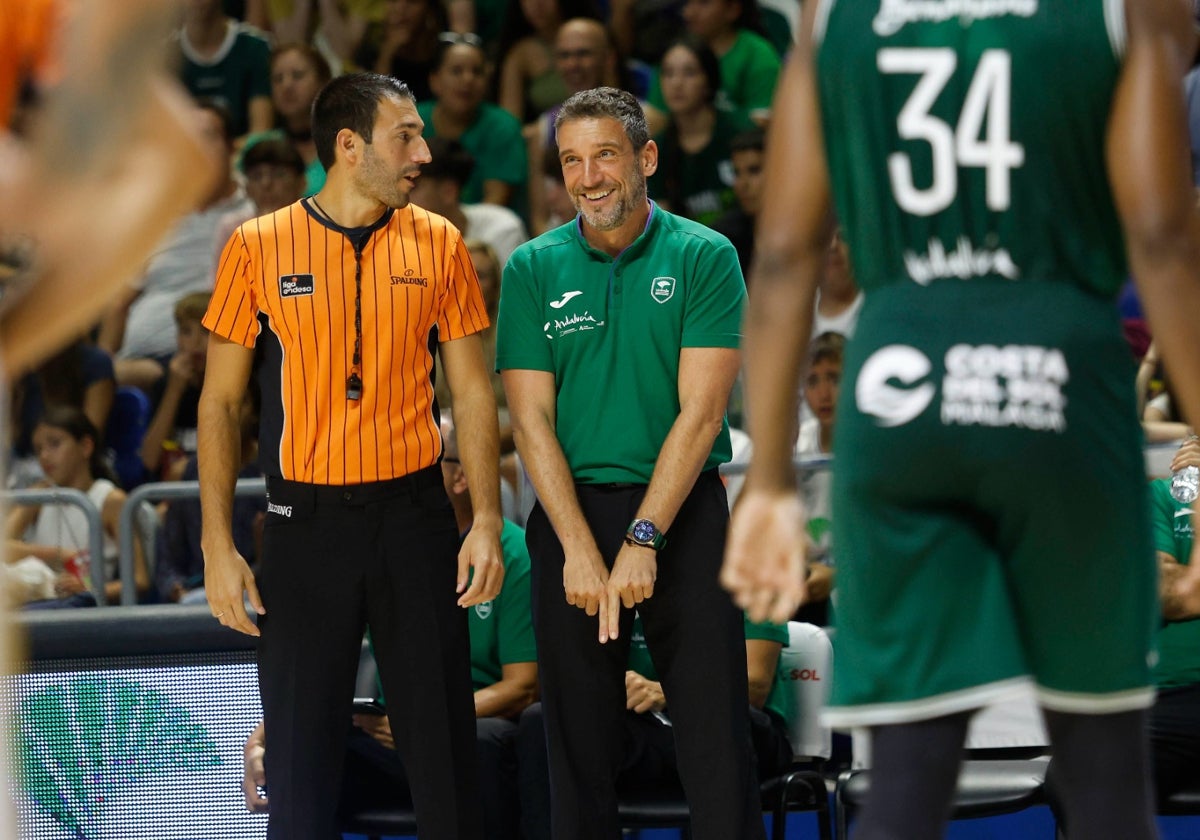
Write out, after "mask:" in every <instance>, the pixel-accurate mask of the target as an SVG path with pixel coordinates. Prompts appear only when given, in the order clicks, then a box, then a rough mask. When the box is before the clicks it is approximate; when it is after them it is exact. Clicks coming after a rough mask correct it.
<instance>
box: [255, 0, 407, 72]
mask: <svg viewBox="0 0 1200 840" xmlns="http://www.w3.org/2000/svg"><path fill="white" fill-rule="evenodd" d="M385 2H386V0H332V2H328V0H246V15H245V17H246V22H247V23H249V24H250V25H252V26H256V27H258V28H259V29H261V30H263V31H264V32H270V33H271V34H272V35H274V38H275V42H276V43H279V44H312V45H313V46H315V47H316V48H317V49H319V50H320V51H321V54H322V55H324V56H325V57H326V60H327V61H329V64H330V66H331V67H333V69H334V70H335V71H337V73H340V72H341V69H342V66H341V65H342V56H343V55H349V53H350V51H351V50H353V49H354V45H355V44H357V43H358V42H359V40H360V39H361V38H362V32H363V29H365V28H366V27H367V26H368V25H370V24H372V23H377V22H379V21H381V20H383V16H384V13H385V8H384V6H385ZM335 75H336V74H335Z"/></svg>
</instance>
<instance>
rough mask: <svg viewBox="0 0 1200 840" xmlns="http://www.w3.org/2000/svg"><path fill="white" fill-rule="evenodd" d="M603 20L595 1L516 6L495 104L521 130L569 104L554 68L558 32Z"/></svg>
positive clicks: (522, 1) (504, 40) (504, 41)
mask: <svg viewBox="0 0 1200 840" xmlns="http://www.w3.org/2000/svg"><path fill="white" fill-rule="evenodd" d="M580 17H583V18H598V17H599V15H598V14H597V13H596V9H595V6H594V5H593V3H592V0H516V2H511V3H509V4H508V12H507V16H506V17H505V18H504V26H503V28H502V29H501V32H500V50H499V53H498V55H499V62H500V78H499V87H498V92H497V95H496V101H497V102H498V103H499V105H500V107H501V108H503V109H504V110H506V111H508V112H509V113H510V114H512V115H513V116H514V117H516V118H517V120H518V121H519V122H521V123H522V124H524V123H527V122H530V121H531V120H533V119H536V118H537V115H538V114H540V113H542V112H543V111H545V110H546V109H548V108H550V107H551V106H553V105H557V104H558V103H560V102H562V101H563V100H564V99H566V98H567V96H568V95H569V93H570V91H569V90H568V89H567V86H566V83H565V82H564V81H563V78H562V76H560V75H559V73H558V70H557V68H556V67H555V63H554V41H555V35H556V34H557V32H558V27H559V26H560V25H561V24H562V23H563V21H567V20H571V19H572V18H580Z"/></svg>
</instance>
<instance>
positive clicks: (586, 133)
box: [497, 88, 763, 840]
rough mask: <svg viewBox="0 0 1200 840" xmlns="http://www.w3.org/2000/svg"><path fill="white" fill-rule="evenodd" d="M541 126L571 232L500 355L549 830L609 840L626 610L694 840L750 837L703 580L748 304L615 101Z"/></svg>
mask: <svg viewBox="0 0 1200 840" xmlns="http://www.w3.org/2000/svg"><path fill="white" fill-rule="evenodd" d="M556 129H557V133H558V149H559V160H560V162H561V164H562V168H563V176H564V179H565V182H566V186H567V190H568V192H569V193H570V194H571V197H572V200H573V201H574V203H575V207H576V209H577V210H578V211H579V216H578V217H577V218H576V219H574V220H572V221H571V222H569V223H568V224H565V225H563V226H562V227H559V228H557V229H555V230H552V231H549V232H547V233H545V234H543V235H542V236H540V237H538V238H537V239H534V240H532V241H531V242H528V243H526V244H524V245H522V246H521V247H519V248H518V249H517V250H516V251H515V252H514V253H513V255H512V257H511V258H510V259H509V262H508V265H507V267H506V268H505V272H504V282H503V283H502V284H501V289H502V291H501V298H500V317H499V326H498V342H499V343H498V350H497V365H498V367H499V368H500V369H501V371H502V373H503V377H504V387H505V390H506V392H507V395H508V405H509V411H510V413H511V415H512V421H513V432H514V436H515V438H516V443H517V450H518V451H519V452H520V455H521V460H522V462H523V463H524V464H525V467H526V469H527V470H528V472H529V476H530V478H531V479H532V481H533V485H534V487H535V488H536V490H537V494H538V499H539V503H538V505H537V506H536V507H535V508H534V509H533V511H532V513H531V514H530V517H529V521H528V524H527V531H526V539H527V542H528V545H529V553H530V557H531V559H532V580H533V614H534V634H535V636H536V639H537V645H538V670H539V674H540V676H541V680H542V702H543V712H544V716H545V724H546V734H547V741H548V745H549V758H550V777H551V785H550V793H551V822H552V833H553V836H555V837H569V838H572V840H593V838H595V840H615V838H618V837H619V836H620V827H619V825H618V820H617V801H616V793H615V782H616V777H617V773H618V771H619V769H620V767H621V764H622V762H623V761H624V756H623V755H622V733H623V725H624V713H625V668H626V662H627V659H628V651H629V635H630V634H629V631H630V627H631V624H632V620H633V607H634V606H635V605H636V607H637V609H638V611H639V612H640V614H641V616H642V620H643V624H644V627H645V632H646V641H647V643H648V645H649V648H650V654H651V656H652V657H653V660H654V664H655V666H656V667H657V669H658V672H659V674H660V675H661V677H662V683H663V689H664V692H665V694H666V699H667V704H668V708H669V712H668V713H669V714H670V717H671V721H672V723H673V725H674V727H675V736H676V743H677V745H678V756H679V771H680V776H681V778H682V780H683V783H684V788H685V789H686V791H687V794H688V800H689V804H690V806H691V811H692V833H693V835H694V836H695V837H696V840H710V839H711V840H718V839H719V840H741V839H742V838H758V837H761V836H762V834H763V824H762V816H761V814H760V811H759V798H758V784H757V782H756V780H755V771H754V767H753V760H752V752H751V746H750V734H749V723H748V714H747V706H746V696H747V688H746V649H745V643H744V640H743V635H742V617H741V613H740V612H739V611H738V610H737V609H736V608H735V607H734V605H733V603H732V602H731V601H730V599H729V597H728V596H727V595H725V594H724V593H723V592H722V590H721V589H720V587H719V586H718V584H717V571H718V568H719V565H720V560H721V551H722V546H723V545H724V542H725V526H726V521H727V519H728V507H727V502H726V497H725V488H724V485H723V484H722V483H721V479H720V477H719V476H718V474H717V466H718V464H720V463H722V462H724V461H728V460H729V457H730V442H729V426H728V424H727V423H726V421H725V406H726V403H727V402H728V399H729V392H730V389H731V387H732V385H733V380H734V377H735V376H736V374H737V369H738V359H739V357H738V350H737V346H738V339H739V328H740V321H741V311H742V302H743V300H744V298H745V291H746V289H745V284H744V282H743V280H742V274H741V269H740V268H739V267H738V260H737V252H736V251H735V250H734V248H733V246H732V245H731V244H730V243H729V240H727V239H726V238H725V237H723V236H721V235H720V234H718V233H714V232H713V231H711V230H709V229H708V228H705V227H703V226H702V225H699V224H696V223H694V222H691V221H688V220H687V219H683V218H680V217H679V216H675V215H672V214H671V213H667V212H665V211H664V210H662V209H661V208H659V207H656V206H655V205H653V204H652V203H651V202H649V201H648V200H647V198H646V177H647V176H648V175H650V174H651V173H653V172H654V170H655V167H656V166H657V163H658V150H657V148H656V147H655V145H654V143H653V141H651V140H650V139H649V132H648V131H647V129H646V121H645V117H644V116H643V114H642V110H641V107H640V106H639V105H638V103H637V100H635V99H634V98H633V97H632V96H630V95H629V94H628V93H625V92H623V91H618V90H615V89H613V88H597V89H595V90H590V91H584V92H582V93H578V94H576V95H574V96H572V97H571V98H570V99H568V100H567V101H566V103H564V104H563V106H562V109H561V111H560V112H559V114H558V117H557V120H556ZM593 616H596V617H593ZM597 631H598V632H597Z"/></svg>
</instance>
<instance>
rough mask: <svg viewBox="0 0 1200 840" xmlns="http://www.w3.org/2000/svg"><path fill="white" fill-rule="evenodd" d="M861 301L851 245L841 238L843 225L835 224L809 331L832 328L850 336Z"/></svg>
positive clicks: (818, 332) (825, 330)
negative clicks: (841, 226) (851, 259)
mask: <svg viewBox="0 0 1200 840" xmlns="http://www.w3.org/2000/svg"><path fill="white" fill-rule="evenodd" d="M862 305H863V293H862V291H861V290H859V288H858V282H857V281H856V280H855V279H854V265H853V263H851V261H850V248H849V246H848V245H846V240H845V239H843V238H842V229H841V228H840V227H835V228H834V229H833V239H832V240H831V241H830V243H829V250H828V251H826V252H825V270H824V271H823V272H822V273H821V279H820V281H819V285H818V287H817V301H816V304H815V306H814V307H813V327H812V334H813V335H820V334H821V333H827V332H835V333H841V334H842V335H844V336H846V338H853V337H854V330H855V327H857V326H858V313H859V312H860V311H861V310H862Z"/></svg>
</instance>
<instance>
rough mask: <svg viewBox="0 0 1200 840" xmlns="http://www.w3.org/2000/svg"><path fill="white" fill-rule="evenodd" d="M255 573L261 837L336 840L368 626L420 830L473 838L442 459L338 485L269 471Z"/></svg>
mask: <svg viewBox="0 0 1200 840" xmlns="http://www.w3.org/2000/svg"><path fill="white" fill-rule="evenodd" d="M268 489H269V501H270V506H269V508H268V513H267V524H266V529H265V535H264V540H263V543H264V546H263V555H264V556H263V562H262V567H261V570H260V573H259V579H258V587H259V592H260V593H261V595H262V598H263V606H265V607H266V610H267V613H266V615H264V616H262V617H260V619H259V627H260V629H261V630H262V638H261V640H260V642H259V648H258V676H259V690H260V692H261V694H262V702H263V718H264V722H265V726H266V756H265V762H266V766H265V770H266V776H267V799H268V801H269V802H270V809H271V816H270V822H269V826H268V829H267V837H268V838H269V840H334V838H340V837H341V835H340V833H339V832H338V826H337V808H338V796H339V790H340V786H341V777H342V767H343V756H344V753H345V748H346V733H347V722H348V721H349V720H350V716H351V713H352V706H353V695H354V679H355V674H356V672H357V669H358V660H359V651H360V646H361V644H362V637H363V630H364V628H365V627H368V626H369V627H370V631H371V638H372V641H373V643H374V646H375V658H376V661H377V662H378V664H379V676H380V679H381V681H382V683H383V690H384V694H385V696H386V699H387V709H388V719H389V721H390V723H391V727H392V732H393V735H394V736H395V740H396V748H397V750H398V751H399V752H400V755H401V757H402V759H403V761H404V763H405V764H406V765H407V766H408V767H410V768H412V772H411V773H410V780H411V785H412V798H413V805H414V807H415V810H416V816H417V822H418V824H419V826H420V837H421V840H479V838H482V836H483V834H482V828H481V826H480V818H479V808H478V802H477V799H478V793H477V788H478V785H477V778H476V758H475V708H474V699H473V696H472V685H471V672H470V646H469V642H468V639H467V614H466V611H465V610H463V609H461V608H460V607H458V606H456V605H455V601H456V600H457V598H458V596H457V594H456V593H455V591H454V588H455V582H456V579H457V563H456V558H457V555H458V547H459V536H458V528H457V526H456V524H455V520H454V513H453V510H452V509H451V507H450V503H449V500H448V499H447V498H446V493H445V490H444V488H443V486H442V473H441V468H440V466H438V465H434V466H433V467H429V468H427V469H424V470H421V471H420V472H418V473H414V474H412V475H410V476H405V477H403V478H399V479H394V480H391V481H384V482H376V483H372V484H360V485H352V486H345V487H329V486H317V485H311V484H299V483H296V482H289V481H282V480H275V479H272V480H270V481H269V486H268Z"/></svg>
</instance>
